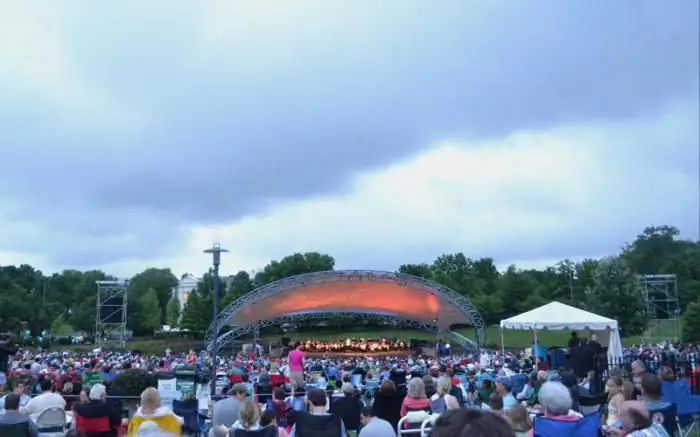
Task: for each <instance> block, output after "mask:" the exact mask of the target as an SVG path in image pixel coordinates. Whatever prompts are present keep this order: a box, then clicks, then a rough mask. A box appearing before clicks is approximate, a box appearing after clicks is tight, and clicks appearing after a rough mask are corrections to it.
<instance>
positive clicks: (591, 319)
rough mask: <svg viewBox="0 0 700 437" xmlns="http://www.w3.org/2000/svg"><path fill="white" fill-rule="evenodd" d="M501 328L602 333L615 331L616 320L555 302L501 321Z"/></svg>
mask: <svg viewBox="0 0 700 437" xmlns="http://www.w3.org/2000/svg"><path fill="white" fill-rule="evenodd" d="M501 328H504V329H536V330H542V329H552V330H561V329H570V330H572V331H582V330H591V331H604V330H607V329H611V330H617V320H613V319H608V318H606V317H603V316H599V315H597V314H593V313H589V312H588V311H584V310H582V309H579V308H575V307H572V306H569V305H566V304H563V303H561V302H556V301H555V302H550V303H548V304H546V305H544V306H541V307H539V308H535V309H534V310H530V311H528V312H526V313H522V314H519V315H517V316H514V317H511V318H509V319H505V320H501Z"/></svg>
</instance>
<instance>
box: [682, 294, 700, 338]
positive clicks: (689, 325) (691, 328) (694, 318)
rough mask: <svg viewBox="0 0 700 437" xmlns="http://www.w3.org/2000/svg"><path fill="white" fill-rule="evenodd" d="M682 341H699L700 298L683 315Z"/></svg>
mask: <svg viewBox="0 0 700 437" xmlns="http://www.w3.org/2000/svg"><path fill="white" fill-rule="evenodd" d="M683 341H688V342H691V341H700V297H698V298H697V299H696V300H695V302H692V303H691V304H690V305H688V307H687V308H686V310H685V314H683Z"/></svg>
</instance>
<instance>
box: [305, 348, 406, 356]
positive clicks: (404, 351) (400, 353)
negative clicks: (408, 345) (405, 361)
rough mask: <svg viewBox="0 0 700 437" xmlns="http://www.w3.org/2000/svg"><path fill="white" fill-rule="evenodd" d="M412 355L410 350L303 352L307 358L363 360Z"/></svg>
mask: <svg viewBox="0 0 700 437" xmlns="http://www.w3.org/2000/svg"><path fill="white" fill-rule="evenodd" d="M409 355H414V352H413V351H411V350H403V351H390V352H306V351H305V352H304V356H305V357H307V358H323V357H324V356H326V357H329V358H363V357H397V356H398V357H405V356H409Z"/></svg>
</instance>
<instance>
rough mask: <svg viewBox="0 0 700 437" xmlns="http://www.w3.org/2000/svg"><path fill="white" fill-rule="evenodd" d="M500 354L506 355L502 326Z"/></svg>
mask: <svg viewBox="0 0 700 437" xmlns="http://www.w3.org/2000/svg"><path fill="white" fill-rule="evenodd" d="M501 355H502V356H504V357H505V356H506V342H505V341H504V340H503V326H501Z"/></svg>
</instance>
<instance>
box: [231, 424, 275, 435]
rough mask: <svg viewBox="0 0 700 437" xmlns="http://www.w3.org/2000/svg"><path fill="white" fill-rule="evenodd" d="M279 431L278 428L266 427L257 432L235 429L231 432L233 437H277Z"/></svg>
mask: <svg viewBox="0 0 700 437" xmlns="http://www.w3.org/2000/svg"><path fill="white" fill-rule="evenodd" d="M278 435H279V431H277V427H276V426H266V427H265V428H261V429H256V430H255V431H252V430H247V429H233V430H231V431H230V432H229V436H231V437H277V436H278Z"/></svg>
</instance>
